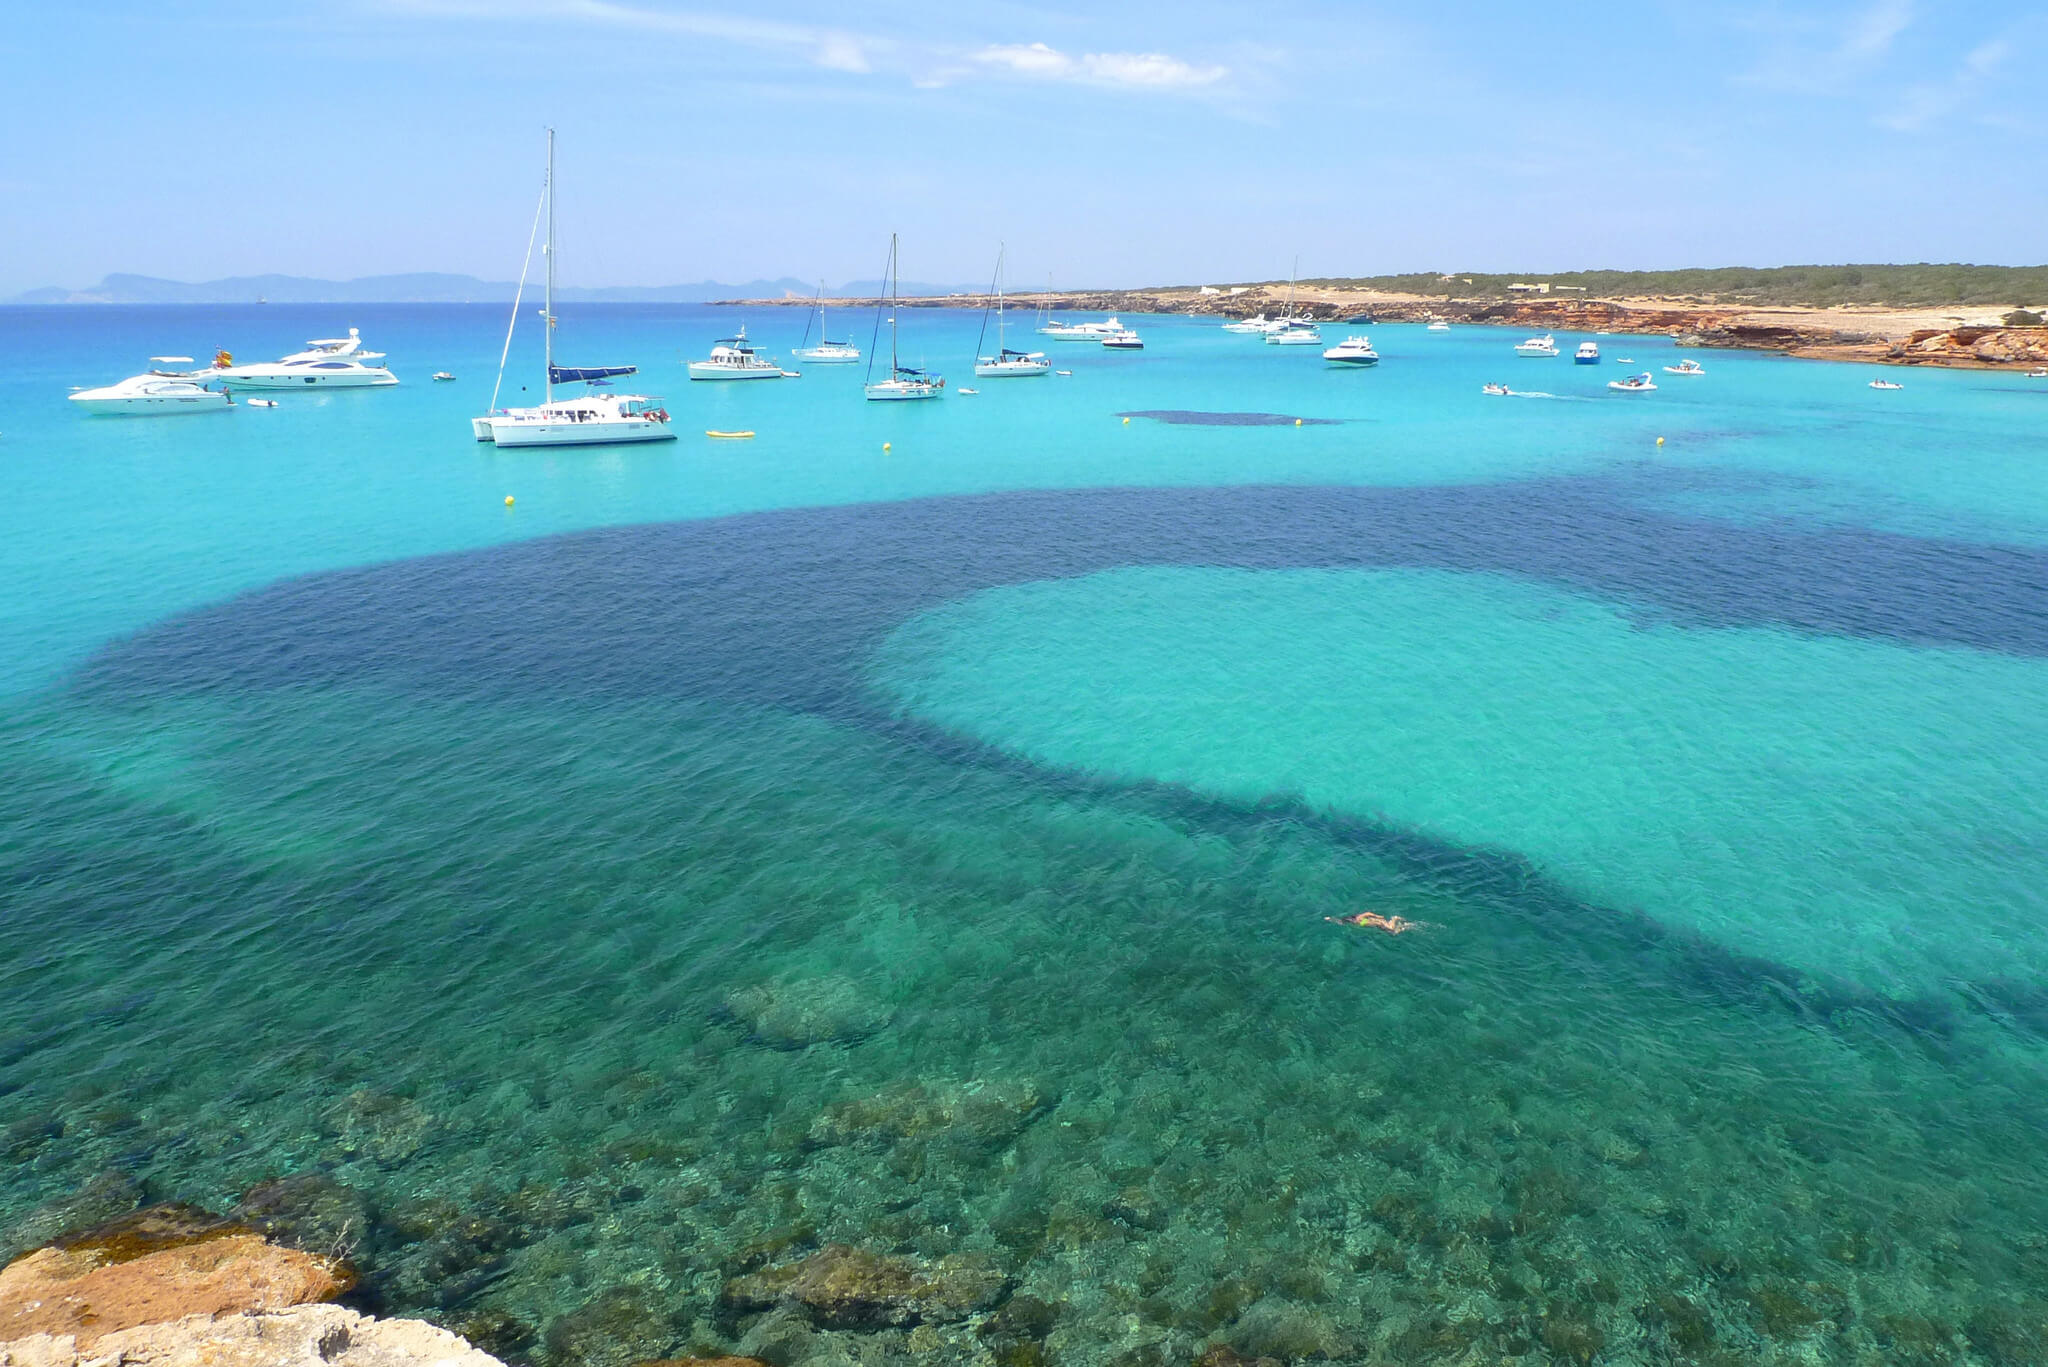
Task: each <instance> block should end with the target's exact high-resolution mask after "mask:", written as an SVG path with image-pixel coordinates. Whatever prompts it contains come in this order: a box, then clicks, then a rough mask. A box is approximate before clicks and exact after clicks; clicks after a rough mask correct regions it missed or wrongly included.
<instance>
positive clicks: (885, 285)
mask: <svg viewBox="0 0 2048 1367" xmlns="http://www.w3.org/2000/svg"><path fill="white" fill-rule="evenodd" d="M895 269H896V234H894V233H890V234H889V260H888V263H887V264H886V265H884V266H883V267H882V288H881V289H879V290H877V291H875V294H876V298H875V335H874V336H872V337H870V338H869V339H868V373H867V378H868V379H870V380H872V379H874V378H875V353H876V352H877V351H879V350H880V349H881V340H882V310H883V309H885V308H887V307H889V273H890V272H891V271H893V270H895ZM895 359H896V320H895V319H894V318H891V319H890V320H889V360H890V363H891V364H892V365H893V364H894V363H895ZM890 378H891V379H894V378H895V374H894V372H893V371H892V372H891V373H890Z"/></svg>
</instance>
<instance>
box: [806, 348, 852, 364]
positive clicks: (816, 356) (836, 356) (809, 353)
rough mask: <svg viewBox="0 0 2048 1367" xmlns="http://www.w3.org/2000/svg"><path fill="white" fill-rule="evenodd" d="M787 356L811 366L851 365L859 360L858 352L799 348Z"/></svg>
mask: <svg viewBox="0 0 2048 1367" xmlns="http://www.w3.org/2000/svg"><path fill="white" fill-rule="evenodd" d="M789 354H790V355H792V356H794V357H796V358H797V359H798V360H799V361H809V362H810V363H811V364H812V365H852V364H853V363H854V362H856V361H858V360H859V359H860V352H858V351H854V350H847V351H837V350H833V351H827V350H823V349H821V348H818V347H808V348H806V347H799V348H797V349H796V350H795V351H792V352H790V353H789Z"/></svg>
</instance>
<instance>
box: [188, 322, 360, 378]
mask: <svg viewBox="0 0 2048 1367" xmlns="http://www.w3.org/2000/svg"><path fill="white" fill-rule="evenodd" d="M362 347H363V338H362V334H361V333H359V332H357V331H356V329H354V328H350V329H349V330H348V336H346V337H326V338H320V339H316V340H314V341H311V342H308V343H306V349H305V350H304V351H295V352H293V353H292V354H291V355H289V356H287V357H285V358H284V359H283V360H279V361H259V362H256V363H254V364H250V365H236V364H235V358H234V357H233V356H232V355H231V354H229V353H228V352H225V351H222V352H217V353H216V354H215V355H214V358H213V378H214V379H216V380H219V381H223V382H225V383H227V384H230V385H237V386H240V387H241V388H244V389H306V388H318V389H370V388H378V387H382V386H384V385H394V384H397V383H398V377H397V376H396V375H393V374H392V373H391V372H390V371H389V370H386V369H385V368H384V367H383V365H381V364H379V363H380V362H382V361H383V359H384V353H383V352H381V351H364V350H363V349H362Z"/></svg>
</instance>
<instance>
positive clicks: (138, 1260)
mask: <svg viewBox="0 0 2048 1367" xmlns="http://www.w3.org/2000/svg"><path fill="white" fill-rule="evenodd" d="M142 1213H143V1214H145V1215H147V1214H151V1212H142ZM137 1223H138V1222H133V1221H131V1222H130V1227H129V1228H127V1229H123V1230H119V1231H115V1232H112V1233H110V1234H107V1235H105V1236H103V1237H102V1236H88V1237H85V1238H81V1239H80V1240H78V1241H77V1242H75V1243H73V1244H72V1245H71V1246H69V1247H61V1248H45V1249H41V1250H39V1251H37V1252H35V1253H31V1254H29V1255H28V1256H27V1257H25V1258H20V1259H17V1260H16V1261H14V1262H13V1263H10V1264H9V1265H8V1266H7V1268H6V1269H5V1270H4V1271H0V1340H6V1339H14V1338H22V1337H26V1336H28V1335H31V1334H52V1335H58V1336H66V1335H68V1336H70V1337H71V1338H73V1339H75V1340H76V1341H77V1344H78V1346H80V1347H87V1346H90V1345H91V1344H93V1343H95V1342H96V1341H97V1340H98V1339H99V1338H101V1337H102V1336H104V1335H106V1334H110V1333H114V1332H117V1331H119V1330H123V1329H132V1328H135V1327H136V1326H138V1325H145V1324H161V1323H165V1322H168V1321H170V1320H176V1319H182V1318H183V1317H185V1316H187V1315H223V1314H229V1313H232V1312H235V1311H241V1310H281V1309H284V1308H286V1307H288V1306H293V1305H304V1304H306V1303H308V1302H312V1301H327V1300H332V1299H334V1298H335V1297H336V1296H339V1295H341V1294H342V1293H343V1292H345V1291H347V1290H348V1289H349V1288H350V1287H351V1286H353V1285H354V1284H355V1274H354V1272H353V1271H352V1270H351V1269H350V1268H349V1266H348V1264H347V1263H344V1262H341V1261H340V1260H338V1259H333V1258H326V1257H322V1256H320V1255H318V1254H312V1253H303V1252H300V1251H299V1250H297V1249H290V1248H280V1247H278V1246H277V1245H275V1244H272V1243H269V1242H268V1241H266V1240H265V1239H263V1238H262V1237H261V1236H260V1235H257V1234H252V1233H249V1232H247V1231H246V1230H238V1229H236V1228H235V1227H234V1226H230V1225H225V1224H223V1223H222V1222H220V1221H219V1220H217V1219H216V1220H215V1221H214V1223H213V1225H212V1226H211V1227H210V1228H208V1229H205V1230H202V1231H199V1232H198V1233H196V1234H194V1233H190V1232H189V1231H188V1234H187V1237H186V1238H185V1240H184V1241H183V1242H171V1240H173V1239H175V1238H176V1237H177V1236H176V1235H175V1234H173V1233H172V1232H171V1231H170V1228H169V1226H170V1222H169V1221H165V1220H158V1221H154V1222H147V1223H144V1224H142V1227H140V1228H138V1227H136V1225H137Z"/></svg>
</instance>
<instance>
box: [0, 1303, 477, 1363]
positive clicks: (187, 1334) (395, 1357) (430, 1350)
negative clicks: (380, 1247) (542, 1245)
mask: <svg viewBox="0 0 2048 1367" xmlns="http://www.w3.org/2000/svg"><path fill="white" fill-rule="evenodd" d="M95 1363H98V1364H106V1363H119V1364H121V1367H503V1364H501V1363H500V1362H499V1361H498V1359H496V1358H494V1357H492V1356H490V1355H489V1354H488V1353H484V1352H480V1351H478V1350H477V1349H475V1348H472V1347H470V1345H469V1344H468V1343H466V1342H464V1341H463V1340H462V1339H460V1338H458V1337H457V1336H455V1335H454V1334H451V1333H449V1332H448V1331H447V1330H446V1329H438V1328H436V1327H434V1326H433V1325H431V1324H427V1323H424V1322H422V1321H420V1320H376V1319H371V1318H370V1317H369V1316H367V1315H359V1314H357V1313H356V1312H355V1311H353V1310H344V1309H343V1308H342V1307H340V1306H338V1305H302V1306H297V1307H295V1308H293V1309H289V1310H282V1311H270V1312H260V1313H248V1314H236V1315H226V1316H221V1317H215V1316H211V1315H192V1316H189V1317H187V1318H184V1319H179V1320H174V1321H172V1322H171V1323H168V1324H150V1325H142V1326H138V1327H136V1328H132V1329H121V1330H117V1331H114V1332H112V1333H106V1334H102V1335H100V1336H99V1338H98V1339H97V1340H96V1341H95V1342H93V1343H92V1344H91V1345H90V1346H89V1347H87V1346H85V1345H82V1344H81V1343H80V1342H79V1340H78V1338H77V1337H76V1336H75V1335H71V1334H55V1335H53V1334H37V1335H33V1336H31V1337H29V1338H24V1339H16V1340H14V1341H12V1342H0V1367H91V1365H92V1364H95Z"/></svg>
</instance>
